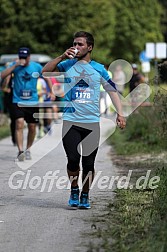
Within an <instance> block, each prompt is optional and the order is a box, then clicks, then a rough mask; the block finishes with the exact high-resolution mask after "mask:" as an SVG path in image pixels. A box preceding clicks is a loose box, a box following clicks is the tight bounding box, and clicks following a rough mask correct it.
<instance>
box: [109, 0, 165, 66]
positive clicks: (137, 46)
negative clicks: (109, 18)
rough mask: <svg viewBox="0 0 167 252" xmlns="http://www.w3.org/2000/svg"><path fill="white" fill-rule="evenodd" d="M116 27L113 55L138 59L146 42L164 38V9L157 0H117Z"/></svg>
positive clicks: (131, 59) (133, 59) (130, 59)
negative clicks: (162, 24)
mask: <svg viewBox="0 0 167 252" xmlns="http://www.w3.org/2000/svg"><path fill="white" fill-rule="evenodd" d="M115 9H116V20H117V22H116V27H115V40H114V47H113V50H112V54H113V56H114V57H115V58H116V59H118V58H123V59H126V60H128V61H130V62H132V61H138V58H139V53H140V52H141V51H143V50H144V48H145V43H146V42H159V41H162V40H163V37H162V32H161V29H160V15H161V13H162V9H161V6H160V4H159V3H158V2H157V1H156V0H153V1H152V0H147V1H145V2H144V3H143V1H142V0H138V1H133V0H123V1H115Z"/></svg>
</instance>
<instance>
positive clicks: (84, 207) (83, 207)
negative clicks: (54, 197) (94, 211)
mask: <svg viewBox="0 0 167 252" xmlns="http://www.w3.org/2000/svg"><path fill="white" fill-rule="evenodd" d="M78 208H79V209H90V208H91V207H90V206H88V207H86V206H78Z"/></svg>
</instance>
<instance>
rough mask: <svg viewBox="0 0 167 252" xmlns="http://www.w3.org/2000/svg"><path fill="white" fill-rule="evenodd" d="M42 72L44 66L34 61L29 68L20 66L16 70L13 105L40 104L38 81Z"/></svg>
mask: <svg viewBox="0 0 167 252" xmlns="http://www.w3.org/2000/svg"><path fill="white" fill-rule="evenodd" d="M41 72H42V66H41V65H40V64H38V63H36V62H32V61H30V62H29V65H28V66H18V67H16V68H15V69H14V71H13V73H14V77H13V81H14V88H13V103H19V102H21V103H24V104H25V103H26V104H30V103H34V102H36V103H37V102H38V93H37V80H38V77H39V76H41Z"/></svg>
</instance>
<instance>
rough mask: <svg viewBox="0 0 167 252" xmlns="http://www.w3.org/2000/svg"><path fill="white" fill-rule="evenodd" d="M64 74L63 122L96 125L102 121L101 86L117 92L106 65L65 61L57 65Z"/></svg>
mask: <svg viewBox="0 0 167 252" xmlns="http://www.w3.org/2000/svg"><path fill="white" fill-rule="evenodd" d="M57 67H58V69H59V72H64V75H65V80H64V93H65V108H64V114H63V120H66V121H72V122H80V123H94V122H99V120H100V108H99V99H100V85H101V84H102V85H103V87H104V89H105V90H106V91H116V89H115V84H114V83H113V82H112V81H111V79H110V76H109V75H108V72H107V70H106V69H105V67H104V65H102V64H100V63H97V62H96V61H93V60H92V61H90V62H89V63H88V62H86V61H77V59H72V60H65V61H63V62H60V63H59V64H58V65H57Z"/></svg>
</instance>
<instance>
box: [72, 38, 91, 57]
mask: <svg viewBox="0 0 167 252" xmlns="http://www.w3.org/2000/svg"><path fill="white" fill-rule="evenodd" d="M73 46H74V47H75V48H77V49H78V51H79V52H78V53H77V58H82V56H85V55H86V54H87V53H88V52H89V51H91V50H92V46H88V45H87V42H86V38H82V37H80V38H75V39H74V42H73Z"/></svg>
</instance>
